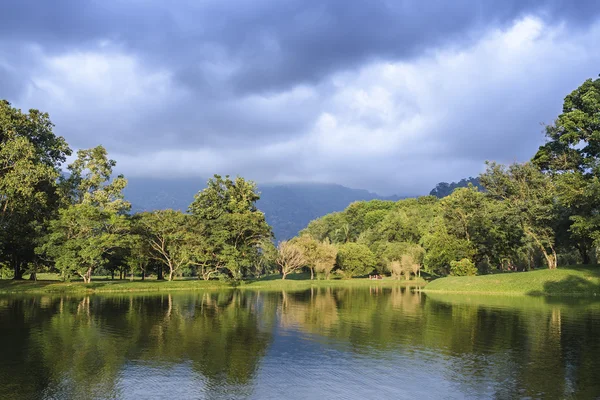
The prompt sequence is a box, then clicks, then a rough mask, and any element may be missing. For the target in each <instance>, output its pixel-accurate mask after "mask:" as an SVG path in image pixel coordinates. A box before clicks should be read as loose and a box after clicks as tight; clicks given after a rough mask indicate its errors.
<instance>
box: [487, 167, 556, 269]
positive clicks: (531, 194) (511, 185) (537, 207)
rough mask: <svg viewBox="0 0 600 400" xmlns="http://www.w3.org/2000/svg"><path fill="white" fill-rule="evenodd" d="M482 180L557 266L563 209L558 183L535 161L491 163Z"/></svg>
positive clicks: (527, 234) (549, 262)
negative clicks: (559, 221)
mask: <svg viewBox="0 0 600 400" xmlns="http://www.w3.org/2000/svg"><path fill="white" fill-rule="evenodd" d="M481 183H482V184H483V185H484V187H485V189H486V190H487V191H488V195H489V196H491V197H492V198H495V199H498V200H502V201H504V202H505V204H506V206H507V207H508V211H509V212H510V213H511V214H512V215H513V216H514V217H515V220H516V221H518V223H519V224H520V227H521V229H522V230H523V232H524V234H525V235H526V236H528V237H529V238H530V239H531V240H532V241H533V242H534V243H535V245H536V246H537V247H538V249H539V250H540V251H541V252H542V254H543V255H544V258H545V259H546V262H547V264H548V268H550V269H555V268H556V267H557V263H558V260H557V253H556V246H555V242H556V226H557V222H558V219H559V212H558V210H557V204H556V194H555V193H556V186H555V184H554V182H553V181H552V180H551V179H550V177H549V176H547V175H544V174H543V173H542V172H541V171H540V170H539V169H537V167H536V166H534V165H533V164H532V163H523V164H512V165H510V166H508V167H507V166H503V165H498V164H495V163H488V168H487V171H486V172H485V173H484V174H482V175H481Z"/></svg>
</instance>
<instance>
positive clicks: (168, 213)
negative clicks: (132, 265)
mask: <svg viewBox="0 0 600 400" xmlns="http://www.w3.org/2000/svg"><path fill="white" fill-rule="evenodd" d="M136 220H137V224H138V226H140V227H141V229H140V231H141V235H142V238H143V240H145V242H146V243H147V248H148V250H149V255H150V257H151V258H153V259H154V260H157V261H159V262H161V263H162V264H163V265H164V266H166V267H167V268H168V271H169V276H168V279H169V281H172V280H173V278H174V277H175V274H177V273H178V272H180V271H181V270H182V268H184V267H187V266H189V265H190V264H192V263H193V261H194V256H195V255H196V254H197V251H198V250H199V247H200V246H198V243H197V241H198V240H199V237H198V236H197V235H196V234H195V232H194V231H193V229H191V223H192V221H191V216H189V215H186V214H183V213H182V212H180V211H174V210H159V211H154V212H150V213H142V214H138V215H137V218H136Z"/></svg>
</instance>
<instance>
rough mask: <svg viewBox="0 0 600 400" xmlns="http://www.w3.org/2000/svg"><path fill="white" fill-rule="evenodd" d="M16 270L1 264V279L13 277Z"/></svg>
mask: <svg viewBox="0 0 600 400" xmlns="http://www.w3.org/2000/svg"><path fill="white" fill-rule="evenodd" d="M13 276H14V271H13V269H12V268H9V267H7V266H6V265H0V279H12V278H13Z"/></svg>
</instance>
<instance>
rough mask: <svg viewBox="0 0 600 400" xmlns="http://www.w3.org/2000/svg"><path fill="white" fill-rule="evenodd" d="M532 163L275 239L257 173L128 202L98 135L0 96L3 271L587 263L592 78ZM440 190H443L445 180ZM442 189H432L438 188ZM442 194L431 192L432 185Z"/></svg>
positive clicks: (349, 270) (599, 186)
mask: <svg viewBox="0 0 600 400" xmlns="http://www.w3.org/2000/svg"><path fill="white" fill-rule="evenodd" d="M546 136H547V139H548V140H547V143H546V144H545V145H543V146H541V147H540V149H539V151H538V152H537V154H535V156H534V157H533V159H532V160H531V161H530V162H526V163H521V164H513V165H509V166H503V165H499V164H495V163H488V165H487V170H486V172H485V173H484V174H482V175H481V176H480V177H479V178H478V182H480V183H481V185H482V187H483V188H484V190H479V188H478V187H476V186H473V185H468V187H464V188H458V189H455V190H454V191H453V192H452V193H451V194H450V195H448V196H446V197H444V198H443V199H438V198H436V197H435V196H425V197H420V198H413V199H406V200H401V201H397V202H393V201H383V200H373V201H369V202H357V203H353V204H351V205H350V206H349V207H348V208H347V209H346V210H345V211H343V212H339V213H333V214H329V215H327V216H325V217H322V218H320V219H317V220H315V221H313V222H311V223H310V224H309V225H308V227H307V228H306V229H305V230H303V231H302V232H301V234H300V235H299V236H298V237H296V238H294V239H292V240H290V241H284V242H281V243H279V244H278V246H277V247H275V245H274V243H273V240H272V239H273V236H272V233H271V228H270V227H269V225H268V224H267V223H266V221H265V217H264V214H263V213H262V212H260V211H259V210H258V209H257V208H256V201H257V200H258V199H259V195H258V193H257V191H256V185H255V184H254V183H253V182H249V181H246V180H244V179H243V178H239V177H238V178H236V179H234V180H232V179H230V178H229V177H221V176H219V175H215V176H214V178H212V179H210V180H209V182H208V186H207V188H206V189H204V190H202V191H200V192H198V194H197V195H196V196H195V198H194V201H193V202H192V204H190V206H189V208H188V212H187V213H182V212H179V211H173V210H161V211H155V212H149V213H139V214H133V215H132V214H131V213H130V207H131V206H130V204H129V203H128V202H127V201H125V200H124V198H123V188H124V187H125V186H126V183H127V182H126V180H125V178H124V177H123V176H117V177H113V176H112V175H113V174H112V171H113V167H114V166H115V165H116V163H115V161H113V160H111V159H109V158H108V155H107V153H106V150H105V149H104V148H103V147H101V146H98V147H95V148H92V149H89V150H80V151H78V152H77V158H76V159H75V161H73V162H72V163H71V164H69V165H68V166H67V170H68V173H63V172H62V165H63V163H65V161H66V159H67V157H68V156H70V155H71V149H70V148H69V147H68V145H67V143H66V141H65V140H64V139H63V138H62V137H59V136H56V135H55V134H54V133H53V125H52V123H51V121H50V119H49V117H48V115H47V114H45V113H41V112H39V111H37V110H30V111H29V113H23V112H21V111H20V110H17V109H15V108H13V107H12V106H11V105H10V103H8V102H7V101H1V102H0V144H1V147H0V228H1V229H0V272H2V275H8V274H7V271H12V275H13V276H14V278H15V279H20V278H21V277H22V276H23V274H24V273H30V275H31V276H32V277H33V278H34V279H35V276H36V273H37V272H39V271H46V270H56V271H58V272H60V273H61V275H62V277H63V278H64V279H70V278H72V277H81V278H82V279H83V280H84V281H85V282H89V281H90V280H91V278H92V275H93V274H100V273H110V274H112V275H113V277H114V275H115V273H118V274H119V276H120V277H124V276H125V275H129V276H131V277H133V275H134V274H135V275H140V276H141V277H142V279H144V277H145V276H147V275H149V274H155V275H156V276H157V278H159V279H162V278H163V276H165V277H167V278H168V279H169V280H171V279H173V278H174V277H176V276H180V275H189V276H197V277H201V278H203V279H207V280H208V279H211V278H213V277H217V276H220V277H226V278H231V279H235V280H239V279H244V278H248V277H260V276H262V275H264V274H268V273H272V272H275V271H279V272H280V273H281V274H282V278H283V279H285V278H286V276H287V275H289V274H290V273H293V272H297V271H299V270H309V271H310V273H311V278H314V277H315V276H317V277H323V278H329V277H330V276H331V274H332V273H338V274H341V275H342V276H344V277H346V278H350V277H356V276H365V275H369V274H372V273H378V274H383V273H389V274H391V275H392V276H394V277H396V278H400V277H402V276H403V277H405V278H407V279H408V278H410V277H412V276H418V275H420V273H421V270H423V271H425V272H426V273H428V274H430V275H433V276H443V275H448V274H452V275H472V274H476V273H488V272H490V271H492V270H519V271H520V270H528V269H532V268H539V267H542V266H544V265H545V266H546V267H548V268H551V269H553V268H556V267H557V266H558V265H559V264H574V263H584V264H588V263H591V262H595V261H596V249H597V248H598V244H599V242H598V241H599V240H600V181H599V177H600V79H596V80H587V81H586V82H584V83H583V85H581V86H580V87H579V88H578V89H576V90H575V91H573V92H572V93H571V94H569V95H568V96H567V97H566V98H565V102H564V107H563V113H562V114H561V115H560V116H559V117H558V118H557V120H556V121H555V123H554V124H552V125H549V126H547V127H546ZM444 188H445V187H443V188H440V189H444ZM438 192H440V191H438ZM438 194H441V192H440V193H438Z"/></svg>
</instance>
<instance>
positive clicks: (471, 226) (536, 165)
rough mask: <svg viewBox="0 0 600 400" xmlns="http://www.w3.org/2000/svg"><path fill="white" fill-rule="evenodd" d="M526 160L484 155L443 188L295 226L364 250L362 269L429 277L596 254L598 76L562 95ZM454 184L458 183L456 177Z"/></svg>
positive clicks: (599, 223) (587, 259) (599, 215)
mask: <svg viewBox="0 0 600 400" xmlns="http://www.w3.org/2000/svg"><path fill="white" fill-rule="evenodd" d="M546 137H547V142H546V144H544V145H543V146H541V147H540V149H539V151H538V152H537V153H536V154H535V156H534V157H533V159H532V160H531V161H530V162H526V163H516V164H512V165H509V166H504V165H499V164H496V163H488V164H487V170H486V172H485V173H483V174H482V175H481V176H480V177H479V178H477V180H475V179H471V182H476V183H480V184H481V186H482V187H483V190H480V189H479V188H478V187H476V186H474V185H473V184H469V182H466V181H465V182H464V183H466V184H467V185H468V186H467V187H462V188H457V189H454V191H453V192H452V193H451V194H449V195H448V193H445V191H446V189H449V186H450V185H448V184H446V185H441V186H439V185H438V186H439V187H437V188H436V190H435V193H432V194H433V195H437V196H439V197H443V196H446V195H447V196H446V197H444V198H443V199H441V200H440V199H437V198H436V197H435V196H433V195H430V196H425V197H420V198H416V199H406V200H401V201H398V202H389V201H379V200H374V201H369V202H356V203H353V204H351V205H350V206H349V207H348V208H347V209H346V210H345V211H343V212H339V213H334V214H329V215H327V216H325V217H322V218H320V219H317V220H315V221H313V222H311V223H310V224H309V225H308V227H307V228H306V229H305V230H304V231H303V232H302V233H301V235H302V236H304V235H306V236H309V237H311V238H314V239H315V240H317V241H323V240H325V241H328V242H330V243H332V244H335V245H337V246H338V248H339V249H340V252H342V251H343V252H352V253H353V254H359V253H360V254H361V256H360V258H361V259H362V260H367V261H366V262H363V264H362V265H363V267H364V268H363V270H361V271H360V272H361V273H365V274H366V273H371V272H372V271H375V270H376V271H379V272H382V273H383V272H389V273H391V274H392V275H396V276H399V275H402V274H404V275H405V276H407V277H408V276H410V274H411V273H412V274H414V273H416V272H417V271H418V270H419V268H420V267H422V268H423V270H424V271H426V272H427V273H429V274H431V275H433V276H443V275H449V274H451V275H473V274H476V273H489V272H491V271H492V270H513V271H514V270H517V271H522V270H529V269H532V268H540V267H544V266H545V267H548V268H551V269H554V268H557V266H558V265H559V264H575V263H584V264H589V263H592V262H596V258H597V255H596V251H597V249H598V246H599V242H598V241H599V240H600V181H599V177H600V79H596V80H587V81H585V82H584V83H583V85H581V86H580V87H579V88H578V89H576V90H575V91H573V92H572V93H571V94H569V95H568V96H567V97H566V98H565V101H564V106H563V112H562V114H560V116H559V117H558V118H557V119H556V121H555V123H554V124H552V125H549V126H547V127H546ZM458 186H462V185H461V184H460V183H459V185H458Z"/></svg>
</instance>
